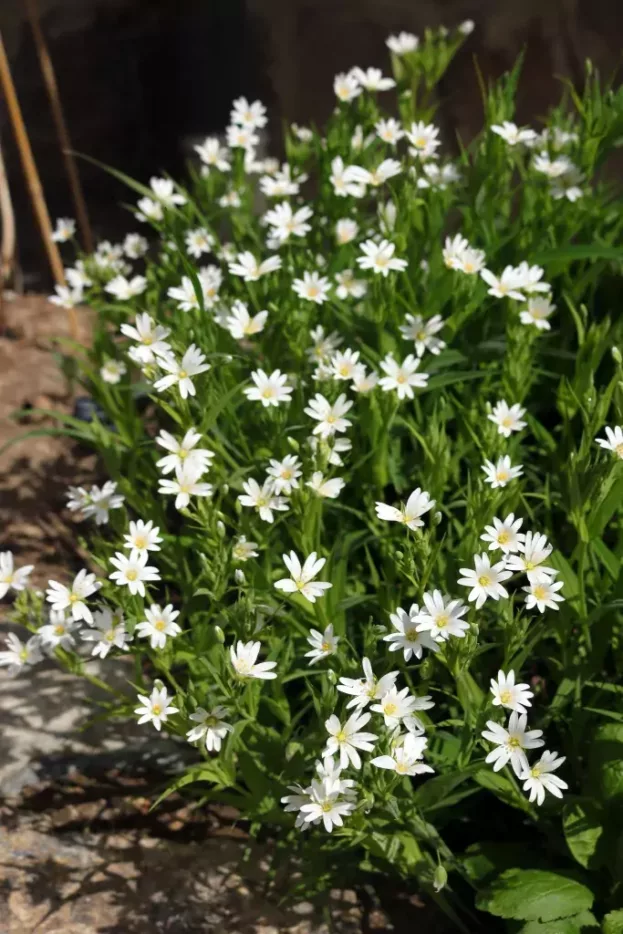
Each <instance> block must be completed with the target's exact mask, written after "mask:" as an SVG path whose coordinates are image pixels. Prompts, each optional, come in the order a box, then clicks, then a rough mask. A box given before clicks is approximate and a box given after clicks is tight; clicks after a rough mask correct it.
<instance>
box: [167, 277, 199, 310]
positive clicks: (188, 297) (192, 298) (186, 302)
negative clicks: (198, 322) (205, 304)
mask: <svg viewBox="0 0 623 934" xmlns="http://www.w3.org/2000/svg"><path fill="white" fill-rule="evenodd" d="M167 295H168V297H169V298H173V299H175V301H176V302H177V307H178V308H179V310H180V311H193V310H198V309H199V298H198V296H197V293H196V292H195V287H194V285H193V283H192V280H191V279H190V278H189V277H188V276H182V283H181V285H172V286H171V287H170V288H168V289H167Z"/></svg>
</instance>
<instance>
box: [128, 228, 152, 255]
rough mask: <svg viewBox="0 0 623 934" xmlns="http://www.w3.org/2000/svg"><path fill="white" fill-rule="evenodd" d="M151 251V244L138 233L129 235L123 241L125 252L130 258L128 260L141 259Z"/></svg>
mask: <svg viewBox="0 0 623 934" xmlns="http://www.w3.org/2000/svg"><path fill="white" fill-rule="evenodd" d="M148 249H149V243H148V242H147V240H146V239H145V237H142V236H141V235H140V234H137V233H129V234H126V235H125V240H124V241H123V252H124V253H125V255H126V256H127V257H128V259H140V258H141V256H144V255H145V253H146V252H147V250H148Z"/></svg>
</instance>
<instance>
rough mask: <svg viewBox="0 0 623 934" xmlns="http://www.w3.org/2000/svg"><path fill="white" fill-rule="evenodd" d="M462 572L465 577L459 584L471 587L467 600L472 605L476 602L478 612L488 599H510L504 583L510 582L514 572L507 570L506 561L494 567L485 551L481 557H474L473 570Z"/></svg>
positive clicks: (467, 569)
mask: <svg viewBox="0 0 623 934" xmlns="http://www.w3.org/2000/svg"><path fill="white" fill-rule="evenodd" d="M460 571H461V574H462V575H463V577H460V578H459V581H458V582H459V584H462V585H463V586H464V587H471V590H470V592H469V596H468V597H467V599H468V600H469V601H470V603H473V602H474V601H476V609H477V610H479V609H480V607H481V606H482V605H483V604H484V602H485V600H486V599H487V597H491V599H492V600H499V599H500V597H508V592H507V590H506V588H505V587H503V586H502V581H505V580H508V578H509V577H511V576H512V572H511V571H509V570H507V567H506V563H505V561H498V562H497V564H493V565H492V564H491V561H490V560H489V555H488V554H487V553H486V552H484V551H483V553H482V554H481V555H474V567H473V568H461V569H460Z"/></svg>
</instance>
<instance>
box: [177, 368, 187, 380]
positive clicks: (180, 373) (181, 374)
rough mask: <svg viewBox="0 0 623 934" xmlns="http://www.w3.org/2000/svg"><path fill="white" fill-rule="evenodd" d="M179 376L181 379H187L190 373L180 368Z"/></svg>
mask: <svg viewBox="0 0 623 934" xmlns="http://www.w3.org/2000/svg"><path fill="white" fill-rule="evenodd" d="M178 376H179V378H180V379H186V378H187V377H188V373H187V372H186V370H180V371H179V373H178Z"/></svg>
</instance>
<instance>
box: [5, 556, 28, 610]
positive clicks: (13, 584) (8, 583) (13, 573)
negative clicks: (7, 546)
mask: <svg viewBox="0 0 623 934" xmlns="http://www.w3.org/2000/svg"><path fill="white" fill-rule="evenodd" d="M34 567H35V566H34V564H25V565H24V566H23V567H21V568H16V567H15V562H14V559H13V552H11V551H0V600H2V598H3V597H4V596H6V594H7V593H8V591H9V590H14V591H15V592H16V593H17V592H18V591H20V590H24V589H25V588H26V586H27V584H28V577H29V575H30V573H31V572H32V571H33V569H34Z"/></svg>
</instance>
